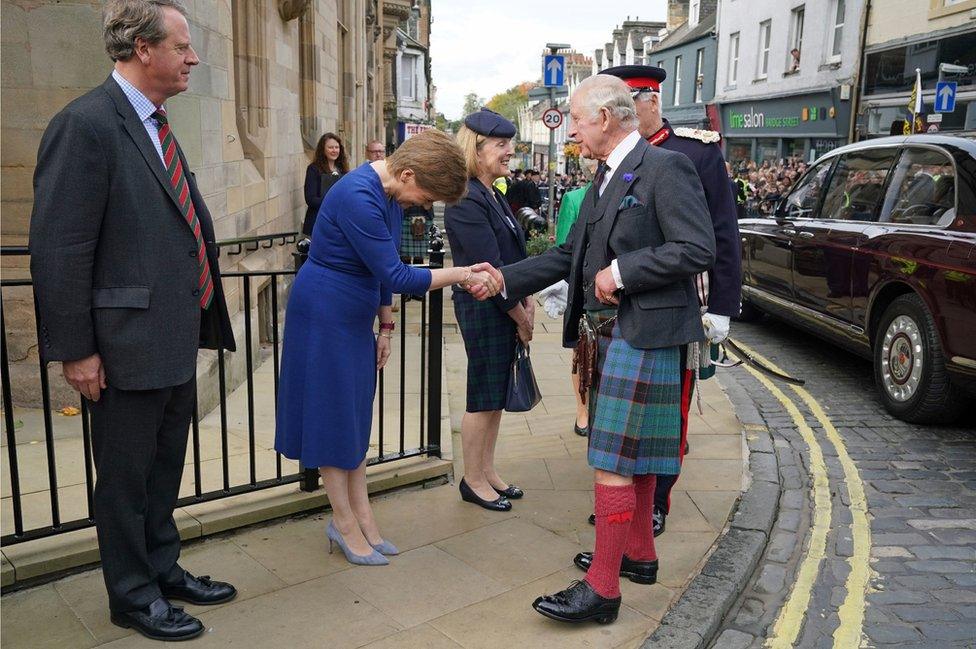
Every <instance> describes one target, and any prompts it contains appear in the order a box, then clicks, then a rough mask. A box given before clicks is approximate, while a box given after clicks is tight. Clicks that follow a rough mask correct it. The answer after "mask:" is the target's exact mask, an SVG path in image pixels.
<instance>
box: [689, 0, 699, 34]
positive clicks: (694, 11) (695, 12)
mask: <svg viewBox="0 0 976 649" xmlns="http://www.w3.org/2000/svg"><path fill="white" fill-rule="evenodd" d="M700 15H701V0H691V3H690V6H689V8H688V26H689V27H694V26H695V25H697V24H698V19H699V17H700Z"/></svg>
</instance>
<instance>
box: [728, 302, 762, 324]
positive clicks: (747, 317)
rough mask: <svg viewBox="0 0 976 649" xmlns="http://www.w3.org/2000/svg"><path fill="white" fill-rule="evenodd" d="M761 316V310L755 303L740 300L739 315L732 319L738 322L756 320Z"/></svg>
mask: <svg viewBox="0 0 976 649" xmlns="http://www.w3.org/2000/svg"><path fill="white" fill-rule="evenodd" d="M762 317H763V312H762V311H760V310H759V308H758V307H757V306H756V305H755V304H753V303H752V302H746V301H745V300H742V310H741V311H740V312H739V315H738V316H736V317H735V318H733V319H734V320H738V321H739V322H756V321H757V320H760V319H762Z"/></svg>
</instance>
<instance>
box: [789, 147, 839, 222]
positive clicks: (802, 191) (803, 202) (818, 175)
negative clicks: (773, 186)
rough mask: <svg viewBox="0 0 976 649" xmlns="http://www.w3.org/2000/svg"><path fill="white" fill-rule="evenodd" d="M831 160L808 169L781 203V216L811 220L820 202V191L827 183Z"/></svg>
mask: <svg viewBox="0 0 976 649" xmlns="http://www.w3.org/2000/svg"><path fill="white" fill-rule="evenodd" d="M832 164H833V160H824V161H823V162H821V163H820V164H818V165H817V166H816V167H813V168H812V169H810V171H808V172H807V174H806V175H805V176H803V178H801V179H800V181H799V182H797V183H796V185H795V186H794V187H793V191H791V192H790V194H789V195H788V196H787V197H786V201H785V203H783V216H785V217H786V218H788V219H795V218H813V217H814V216H815V215H816V213H817V204H818V203H819V202H820V193H821V192H820V190H821V189H823V186H824V184H825V183H826V181H827V176H828V173H829V172H830V167H831V165H832Z"/></svg>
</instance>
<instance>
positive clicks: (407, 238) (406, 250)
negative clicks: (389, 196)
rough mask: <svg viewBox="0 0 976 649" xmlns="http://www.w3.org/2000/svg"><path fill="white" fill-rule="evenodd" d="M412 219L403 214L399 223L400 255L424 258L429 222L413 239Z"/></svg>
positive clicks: (425, 255) (427, 241) (410, 216)
mask: <svg viewBox="0 0 976 649" xmlns="http://www.w3.org/2000/svg"><path fill="white" fill-rule="evenodd" d="M417 216H422V215H417ZM412 220H413V216H412V215H407V214H404V215H403V222H402V223H401V225H400V257H407V258H410V259H413V258H415V257H419V258H420V259H424V258H425V257H427V245H428V243H429V237H428V236H427V229H428V226H429V223H425V224H424V236H422V237H420V238H419V239H414V238H413V234H412V233H411V232H410V221H412ZM509 320H511V318H509Z"/></svg>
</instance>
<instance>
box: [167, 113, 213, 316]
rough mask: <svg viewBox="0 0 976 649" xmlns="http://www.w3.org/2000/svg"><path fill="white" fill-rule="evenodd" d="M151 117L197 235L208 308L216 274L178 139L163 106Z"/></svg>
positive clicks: (204, 305)
mask: <svg viewBox="0 0 976 649" xmlns="http://www.w3.org/2000/svg"><path fill="white" fill-rule="evenodd" d="M152 118H153V119H155V120H156V123H157V124H158V125H159V143H160V145H161V146H162V147H163V162H164V163H165V164H166V172H167V173H168V174H169V180H170V182H171V183H172V184H173V189H175V190H176V195H177V197H179V203H180V211H181V212H182V213H183V218H184V219H186V222H187V223H188V224H189V226H190V229H191V230H193V236H195V237H196V238H197V261H199V263H200V278H199V280H198V284H197V289H198V291H199V295H200V306H201V307H202V308H204V309H206V308H207V307H209V306H210V303H211V302H213V296H214V286H213V277H212V276H211V275H210V263H209V262H208V261H207V247H206V245H204V243H203V233H202V232H201V231H200V219H198V218H197V211H196V208H194V207H193V201H192V200H191V199H190V185H189V184H188V183H187V182H186V177H185V175H184V174H183V163H181V162H180V156H179V155H178V154H177V151H176V138H175V137H173V131H172V130H170V128H169V121H168V120H167V119H166V111H165V110H163V109H162V108H160V109H159V110H157V111H156V112H155V113H153V114H152Z"/></svg>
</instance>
